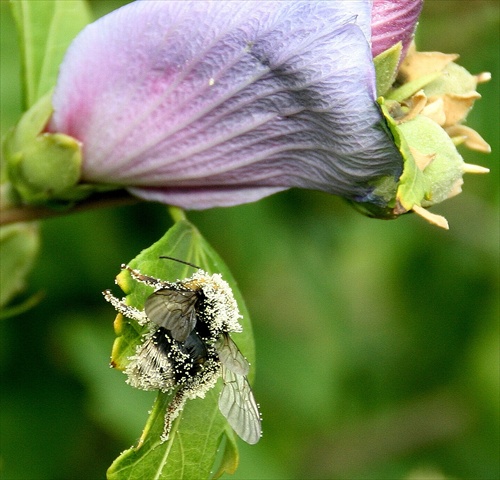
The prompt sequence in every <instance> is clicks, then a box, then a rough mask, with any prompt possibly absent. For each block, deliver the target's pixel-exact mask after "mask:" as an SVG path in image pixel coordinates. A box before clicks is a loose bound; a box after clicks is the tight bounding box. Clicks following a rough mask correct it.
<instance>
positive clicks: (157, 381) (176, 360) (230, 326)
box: [104, 257, 261, 444]
mask: <svg viewBox="0 0 500 480" xmlns="http://www.w3.org/2000/svg"><path fill="white" fill-rule="evenodd" d="M166 258H169V257H166ZM174 260H175V259H174ZM182 263H186V262H182ZM188 265H191V264H188ZM191 266H194V265H191ZM194 267H195V266H194ZM195 268H198V267H195ZM122 269H124V270H127V271H128V272H129V273H130V275H131V277H132V278H133V279H134V280H136V281H138V282H140V283H143V284H145V285H148V286H150V287H153V288H154V292H153V293H152V294H151V295H150V296H149V297H148V298H147V299H146V301H145V303H144V310H139V309H137V308H135V307H131V306H130V305H127V304H126V303H125V301H124V300H119V299H118V298H116V297H114V296H113V295H112V294H111V292H110V291H109V290H106V291H105V292H104V298H105V299H106V300H107V301H108V302H109V303H111V304H112V305H113V306H114V307H115V309H116V310H117V311H118V312H119V313H121V314H122V315H124V316H125V317H127V318H130V319H132V320H135V321H137V322H138V323H139V324H140V325H144V326H147V327H148V329H149V330H148V332H147V333H146V334H145V335H144V336H143V341H142V342H141V343H140V344H139V345H138V346H137V348H136V351H135V354H134V355H132V356H131V357H129V358H128V360H129V364H128V365H127V367H126V369H125V373H126V374H127V376H128V379H127V382H128V383H129V384H130V385H132V386H133V387H135V388H139V389H141V390H159V391H161V392H171V391H175V395H174V398H173V399H172V401H171V403H170V405H169V407H168V408H167V411H166V413H165V423H164V431H163V434H162V436H161V440H162V441H165V440H167V439H168V437H169V433H170V429H171V426H172V423H173V421H174V420H175V418H176V417H177V416H178V415H179V414H180V412H181V411H182V409H183V407H184V404H185V402H186V400H188V399H190V398H196V397H204V396H205V394H206V392H207V391H208V390H210V389H211V388H213V387H214V386H215V383H216V381H217V379H218V378H219V377H220V376H222V380H223V387H222V391H221V394H220V397H219V410H220V411H221V413H222V414H223V415H224V417H226V419H227V421H228V422H229V424H230V425H231V427H232V428H233V429H234V431H235V432H236V433H237V434H238V435H239V436H240V437H241V438H242V439H243V440H244V441H245V442H247V443H250V444H255V443H257V442H258V441H259V438H260V436H261V419H260V413H259V409H258V406H257V403H256V402H255V398H254V396H253V392H252V389H251V387H250V384H249V382H248V380H247V378H246V376H247V375H248V372H249V370H250V366H249V364H248V361H247V360H246V358H245V357H244V356H243V355H242V353H241V352H240V350H239V349H238V347H237V345H236V344H235V343H234V341H233V340H232V339H231V337H230V336H229V333H231V332H239V331H241V325H240V323H239V318H240V314H239V310H238V306H237V304H236V301H235V299H234V296H233V292H232V290H231V288H230V287H229V285H228V284H227V282H225V281H224V280H223V279H222V277H221V276H220V275H218V274H213V275H209V274H208V273H206V272H204V271H203V270H201V269H198V270H197V271H196V272H195V273H194V274H193V275H192V276H191V277H189V278H186V279H184V280H178V281H176V282H168V281H164V280H160V279H157V278H154V277H149V276H147V275H143V274H142V273H140V272H139V271H138V270H135V269H132V268H130V267H129V266H127V265H122Z"/></svg>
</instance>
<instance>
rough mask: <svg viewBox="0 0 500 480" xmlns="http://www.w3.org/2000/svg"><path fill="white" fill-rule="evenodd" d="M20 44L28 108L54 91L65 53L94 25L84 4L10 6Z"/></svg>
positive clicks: (51, 1) (19, 0)
mask: <svg viewBox="0 0 500 480" xmlns="http://www.w3.org/2000/svg"><path fill="white" fill-rule="evenodd" d="M11 6H12V14H13V16H14V19H15V21H16V24H17V29H18V32H19V39H20V44H21V59H22V60H21V61H22V68H23V89H24V103H25V107H26V108H29V107H31V106H32V105H33V104H34V103H35V102H36V101H37V100H38V99H39V98H40V97H42V96H43V95H44V94H45V93H47V92H48V91H49V90H50V89H51V88H53V87H54V85H55V83H56V79H57V73H58V71H59V65H60V63H61V62H62V59H63V56H64V53H65V52H66V49H67V48H68V46H69V44H70V43H71V41H72V40H73V38H74V37H75V36H76V34H77V33H78V32H79V31H80V30H81V29H82V28H83V27H85V25H87V24H88V23H90V22H91V15H90V10H89V8H88V5H87V3H86V2H84V1H82V0H65V1H64V2H61V1H57V0H37V1H36V2H35V1H33V0H15V1H12V2H11Z"/></svg>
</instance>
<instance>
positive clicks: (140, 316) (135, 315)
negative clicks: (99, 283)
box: [102, 290, 149, 325]
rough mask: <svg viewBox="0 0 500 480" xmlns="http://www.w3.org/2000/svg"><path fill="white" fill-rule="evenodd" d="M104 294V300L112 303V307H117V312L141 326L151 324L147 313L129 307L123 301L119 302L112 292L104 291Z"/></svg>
mask: <svg viewBox="0 0 500 480" xmlns="http://www.w3.org/2000/svg"><path fill="white" fill-rule="evenodd" d="M102 294H103V295H104V299H105V300H106V301H107V302H109V303H111V305H113V307H115V310H116V311H117V312H119V313H121V314H122V315H123V316H124V317H127V318H131V319H133V320H136V321H137V323H139V325H146V324H147V323H148V322H149V320H148V317H147V316H146V313H144V312H143V311H141V310H138V309H137V308H135V307H132V306H131V305H127V304H126V303H125V302H124V301H122V300H119V299H118V298H116V297H115V296H114V295H113V294H112V293H111V291H110V290H104V292H102Z"/></svg>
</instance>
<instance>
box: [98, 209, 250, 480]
mask: <svg viewBox="0 0 500 480" xmlns="http://www.w3.org/2000/svg"><path fill="white" fill-rule="evenodd" d="M161 255H166V256H171V257H174V258H177V259H179V260H183V261H187V262H191V263H193V264H195V265H197V266H199V267H201V268H202V269H203V270H205V271H207V272H209V273H221V274H222V276H223V278H224V279H225V280H226V281H227V282H228V283H229V285H230V286H231V288H232V290H233V293H234V296H235V299H236V301H237V303H238V306H239V309H240V313H241V314H242V315H243V319H242V320H241V324H242V326H243V332H242V333H239V334H233V335H232V338H233V340H234V341H235V342H236V343H237V344H238V347H239V348H240V350H241V352H242V353H243V354H244V355H245V356H246V357H247V358H248V360H249V361H250V363H251V364H252V367H253V366H254V357H255V353H254V344H253V336H252V329H251V325H250V321H249V316H248V312H247V310H246V308H245V305H244V303H243V299H242V297H241V294H240V292H239V291H238V289H237V287H236V283H235V280H234V278H233V277H232V275H231V273H230V271H229V270H228V268H227V267H226V266H225V265H224V263H223V261H222V260H221V258H220V257H219V255H218V254H217V253H216V252H215V251H214V250H213V249H212V248H211V247H210V245H209V244H208V243H207V242H206V240H205V239H204V238H203V237H202V236H201V234H200V232H199V231H198V230H197V229H196V228H195V227H194V226H193V225H192V224H191V223H190V222H188V221H187V220H185V219H182V218H181V219H179V220H178V221H177V222H176V223H175V224H174V226H173V227H172V228H171V229H170V230H169V231H168V232H167V233H166V234H165V235H164V236H163V237H162V238H161V239H160V240H159V241H158V242H156V243H155V244H154V245H152V246H151V247H150V248H148V249H146V250H143V251H142V252H141V253H140V254H139V255H138V256H137V257H136V258H135V259H134V260H132V261H131V262H130V263H129V265H130V266H131V267H132V268H135V269H139V270H140V271H141V272H142V273H143V274H145V275H149V276H152V277H156V278H160V279H162V280H168V281H176V280H178V279H183V278H186V277H188V276H191V274H192V273H194V270H193V267H190V266H187V265H184V264H180V263H178V262H175V261H172V260H167V259H160V258H159V257H160V256H161ZM117 283H118V284H119V286H120V287H121V288H122V290H123V291H124V292H125V293H127V294H128V296H127V303H129V304H130V305H132V306H135V307H137V308H140V309H142V308H143V305H144V301H145V299H146V298H147V297H148V296H149V295H150V294H151V293H152V288H151V287H148V286H146V285H143V284H141V283H138V282H134V281H133V280H132V279H131V277H130V274H129V273H128V272H127V271H122V272H121V273H120V274H119V275H118V277H117ZM115 329H116V333H117V335H118V337H117V339H116V341H115V344H114V346H113V352H112V363H113V365H114V366H116V367H117V368H120V369H124V368H125V366H126V364H127V357H129V356H131V355H133V354H134V352H135V347H136V345H137V344H138V343H140V342H141V340H142V339H141V335H142V333H143V329H142V328H141V327H139V326H138V325H137V324H136V322H135V321H133V320H129V319H127V318H123V317H122V316H121V315H118V317H117V320H116V322H115ZM252 374H253V371H252V372H251V375H250V377H252ZM221 386H222V385H221V382H220V381H219V382H218V383H217V385H216V386H215V388H213V389H212V390H210V391H209V392H208V393H207V395H206V397H205V398H203V399H194V400H188V401H187V403H186V405H185V407H184V410H183V412H182V414H181V415H180V416H179V417H178V418H177V419H176V420H175V421H174V423H173V426H172V430H171V432H170V436H169V439H168V440H167V441H166V442H164V443H160V436H161V434H162V431H163V424H164V415H165V411H166V409H167V407H168V405H169V402H170V400H171V398H172V395H171V394H162V393H159V395H158V397H157V399H156V402H155V405H154V407H153V410H152V412H151V415H150V417H149V419H148V422H147V424H146V427H145V429H144V431H143V434H142V437H141V440H140V441H139V444H138V445H137V446H136V447H132V448H131V449H129V450H126V451H125V452H123V453H122V454H121V455H120V456H119V457H118V458H117V459H116V460H115V462H114V463H113V464H112V465H111V467H110V468H109V470H108V478H109V479H111V480H122V479H128V480H132V479H142V478H161V479H172V480H180V479H192V478H196V479H202V478H210V476H211V473H210V472H211V471H212V469H213V467H214V461H215V459H216V456H217V451H218V448H219V445H220V443H221V441H222V439H223V438H224V436H225V435H226V436H228V442H227V443H226V451H225V454H224V456H223V460H222V465H221V467H220V468H219V471H218V475H221V474H222V473H223V472H224V471H227V472H231V471H234V470H235V468H236V465H237V461H238V460H237V458H238V457H237V450H236V448H235V447H234V444H235V440H234V435H233V433H232V430H231V429H230V427H229V425H228V424H227V422H226V420H225V419H224V417H223V416H222V415H221V413H220V412H219V407H218V395H219V391H220V388H221ZM228 444H229V446H228ZM231 445H233V447H232V446H231Z"/></svg>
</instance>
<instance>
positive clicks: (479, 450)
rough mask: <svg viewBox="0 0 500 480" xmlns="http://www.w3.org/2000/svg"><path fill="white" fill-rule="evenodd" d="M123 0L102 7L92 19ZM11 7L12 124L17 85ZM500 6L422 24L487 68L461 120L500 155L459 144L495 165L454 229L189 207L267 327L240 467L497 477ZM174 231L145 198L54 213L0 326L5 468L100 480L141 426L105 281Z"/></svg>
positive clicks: (6, 122) (336, 204)
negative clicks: (11, 313)
mask: <svg viewBox="0 0 500 480" xmlns="http://www.w3.org/2000/svg"><path fill="white" fill-rule="evenodd" d="M118 5H120V2H115V1H113V2H112V1H106V2H95V1H94V2H92V6H93V9H94V11H95V12H96V15H101V14H103V13H105V11H109V10H112V9H114V8H116V7H117V6H118ZM0 6H1V22H2V23H1V52H0V53H1V89H2V90H1V127H2V135H3V134H5V132H6V130H7V128H9V127H10V126H12V125H13V124H14V122H15V121H16V120H17V117H18V115H19V113H20V110H21V101H20V94H21V92H20V86H19V58H18V50H17V41H16V37H15V31H14V26H13V22H12V18H11V16H10V12H9V8H8V5H7V3H6V2H5V1H2V2H1V5H0ZM499 17H500V9H499V4H498V2H497V1H496V0H492V1H475V2H464V1H462V0H456V1H446V2H445V1H437V0H434V1H431V0H428V1H427V2H426V4H425V7H424V12H423V16H422V18H421V22H420V25H419V30H418V32H419V33H418V40H419V47H420V49H421V50H424V49H431V50H439V51H444V52H459V53H460V54H461V60H460V63H461V64H462V65H464V66H465V67H466V68H468V69H469V70H470V71H471V72H481V71H491V72H492V74H493V80H492V81H491V82H490V83H489V84H485V85H482V86H481V87H480V89H479V90H480V93H481V94H482V95H483V97H484V99H483V100H481V101H479V102H478V103H477V104H476V107H475V109H474V111H473V112H472V113H471V115H470V116H469V119H468V123H469V124H470V125H471V126H473V127H474V128H476V129H477V130H478V131H479V132H481V134H482V135H483V136H484V137H485V139H486V140H487V141H488V142H489V143H490V144H491V146H492V149H493V153H492V154H491V155H489V156H485V155H480V154H474V153H472V152H469V151H464V152H463V154H464V157H465V159H466V161H467V162H468V163H478V164H481V165H485V166H488V167H489V168H491V173H490V174H489V175H488V176H481V177H479V176H475V177H473V176H468V177H466V183H465V186H464V193H462V194H461V195H460V196H459V197H457V198H455V199H453V200H450V201H449V202H447V203H445V204H443V205H441V206H439V207H438V209H435V210H436V211H438V213H440V214H444V215H445V216H446V217H447V218H448V220H449V221H450V225H451V230H450V231H449V232H445V231H441V230H438V229H437V228H433V227H431V226H429V225H427V224H425V223H424V222H423V221H422V220H420V219H418V218H416V217H414V216H406V217H404V218H401V219H399V220H397V221H379V220H371V219H368V218H364V217H362V216H360V215H359V214H357V213H356V212H355V211H354V210H352V209H351V208H350V207H349V206H347V205H346V204H344V203H343V201H341V200H340V199H338V198H335V197H329V196H327V195H324V194H319V193H313V192H303V191H290V192H286V193H283V194H278V195H275V196H273V197H271V198H268V199H265V200H263V201H261V202H258V203H255V204H250V205H243V206H240V207H235V208H229V209H213V210H211V211H206V212H191V213H189V214H188V217H189V219H190V220H191V221H192V222H193V223H194V224H195V225H196V226H197V227H198V228H199V229H200V230H201V232H202V233H203V234H204V235H205V237H206V238H207V239H208V241H209V242H210V243H211V244H212V246H213V247H214V248H215V249H216V250H217V251H218V252H219V253H220V254H221V255H222V256H223V258H224V260H225V261H226V263H227V264H228V266H229V267H230V268H231V270H232V272H233V275H234V276H235V278H236V279H237V280H238V282H239V285H240V288H241V290H242V292H243V295H244V297H245V300H246V303H247V306H248V308H249V310H250V312H251V315H252V319H253V326H254V332H255V336H256V346H257V361H256V364H257V377H256V383H255V387H254V391H255V396H256V398H257V399H258V401H259V403H260V405H261V409H262V415H263V418H264V421H263V428H264V437H263V438H262V440H261V442H260V443H259V444H257V445H256V446H248V445H245V444H243V442H240V443H241V445H240V447H241V448H240V453H241V464H240V468H239V470H238V471H237V473H236V474H235V475H234V476H233V477H231V478H235V479H306V478H311V479H320V478H323V479H348V478H353V479H354V478H356V479H360V478H363V479H389V478H391V479H392V478H414V479H423V478H432V479H438V478H452V477H453V478H467V479H472V478H474V479H493V478H498V477H499V476H500V467H499V462H500V460H499V454H498V450H499V436H500V429H499V423H500V414H499V399H500V386H499V373H500V372H499V346H500V345H499V344H500V341H499V336H500V329H499V295H498V294H499V275H498V274H499V209H498V206H499V192H498V179H499V175H498V173H499V165H498V152H499V151H500V145H499V123H498V117H499V111H500V99H499V91H500V89H499V80H500V69H499V49H500V40H499V27H500V22H499ZM169 225H170V221H169V220H168V216H167V213H166V209H165V208H164V207H162V206H159V205H151V204H142V205H137V206H133V207H123V208H115V209H108V210H102V211H92V212H87V213H81V214H77V215H72V216H67V217H61V218H57V219H51V220H47V221H45V222H44V223H43V225H42V253H41V255H40V257H39V259H38V262H37V264H36V267H35V269H34V271H33V274H32V276H31V284H30V288H29V291H28V292H26V297H28V296H29V295H32V294H33V293H35V292H37V291H40V290H42V291H43V292H44V293H45V297H44V299H43V301H42V302H41V303H40V304H39V305H38V306H37V307H36V308H34V309H32V310H30V311H29V312H27V313H25V314H23V315H21V316H18V317H13V318H10V319H8V320H5V321H3V322H2V323H0V345H1V350H0V365H1V367H0V368H1V375H2V386H1V405H0V413H1V424H0V429H1V431H0V434H1V437H0V438H1V461H0V472H1V473H0V475H1V476H2V478H5V479H13V480H14V479H22V480H27V479H28V480H29V479H33V480H39V479H40V480H41V479H52V480H58V479H69V478H71V479H75V480H77V479H86V480H88V479H98V478H104V475H105V471H106V469H107V467H108V466H109V465H110V464H111V462H112V461H113V459H114V458H115V457H116V456H117V455H118V454H119V453H120V451H122V450H124V449H125V448H128V447H129V446H130V445H132V444H133V443H134V442H135V441H136V440H137V438H138V437H139V435H140V432H141V429H142V427H143V425H144V422H145V420H146V418H147V412H148V410H149V409H150V408H151V405H152V403H153V400H154V397H155V394H154V393H152V392H141V391H136V390H134V389H132V388H130V387H129V386H127V385H126V384H125V383H124V378H125V377H124V376H123V374H121V373H119V372H117V371H114V370H112V369H110V368H109V367H108V362H109V355H110V350H111V346H112V343H113V340H114V333H113V327H112V322H113V319H114V312H113V311H112V310H111V308H110V306H109V305H107V304H106V303H105V302H104V301H103V299H102V296H101V293H100V292H101V291H102V290H103V289H105V288H111V287H113V286H114V285H113V282H114V277H115V275H116V274H117V273H118V272H119V266H120V264H121V263H122V262H125V261H128V260H130V259H132V258H133V257H135V256H136V255H137V253H138V252H139V251H140V250H141V249H143V248H146V247H148V246H149V245H151V244H152V243H153V242H155V241H156V240H158V238H160V237H161V236H162V235H163V233H164V232H165V231H166V229H167V228H168V227H169ZM115 289H117V287H115Z"/></svg>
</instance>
